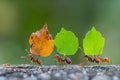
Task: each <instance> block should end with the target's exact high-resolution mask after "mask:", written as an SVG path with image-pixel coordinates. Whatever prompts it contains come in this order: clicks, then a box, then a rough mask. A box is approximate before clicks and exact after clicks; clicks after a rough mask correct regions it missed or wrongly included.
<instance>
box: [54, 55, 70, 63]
mask: <svg viewBox="0 0 120 80" xmlns="http://www.w3.org/2000/svg"><path fill="white" fill-rule="evenodd" d="M54 58H57V62H65V63H67V64H71V63H72V61H71V60H70V58H69V57H66V56H65V57H64V58H63V57H62V56H59V55H58V54H56V55H54Z"/></svg>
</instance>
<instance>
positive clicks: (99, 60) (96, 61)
mask: <svg viewBox="0 0 120 80" xmlns="http://www.w3.org/2000/svg"><path fill="white" fill-rule="evenodd" d="M79 48H80V50H81V51H82V52H83V53H84V51H83V50H82V49H81V47H79ZM84 54H85V53H84ZM84 57H85V58H87V60H88V61H89V62H93V63H94V62H95V63H97V64H99V63H100V62H107V63H110V59H109V58H108V57H104V58H102V57H100V56H96V55H94V58H92V57H91V56H88V55H84Z"/></svg>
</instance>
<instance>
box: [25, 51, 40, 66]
mask: <svg viewBox="0 0 120 80" xmlns="http://www.w3.org/2000/svg"><path fill="white" fill-rule="evenodd" d="M26 52H27V53H29V52H28V51H27V50H26ZM26 57H27V59H28V60H30V61H31V62H33V63H37V64H38V65H42V61H41V60H39V59H38V58H37V59H35V58H34V56H33V55H32V54H31V53H30V54H28V55H27V56H26ZM25 62H26V60H25Z"/></svg>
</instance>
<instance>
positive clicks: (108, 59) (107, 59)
mask: <svg viewBox="0 0 120 80" xmlns="http://www.w3.org/2000/svg"><path fill="white" fill-rule="evenodd" d="M95 58H96V59H97V60H98V61H99V62H107V63H110V58H108V57H104V58H102V57H101V56H95Z"/></svg>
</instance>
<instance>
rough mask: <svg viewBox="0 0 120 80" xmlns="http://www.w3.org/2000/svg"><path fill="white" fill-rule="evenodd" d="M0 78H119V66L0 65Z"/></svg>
mask: <svg viewBox="0 0 120 80" xmlns="http://www.w3.org/2000/svg"><path fill="white" fill-rule="evenodd" d="M0 80H120V66H119V65H90V66H78V65H62V66H57V65H51V66H36V65H27V64H26V65H1V66H0Z"/></svg>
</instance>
